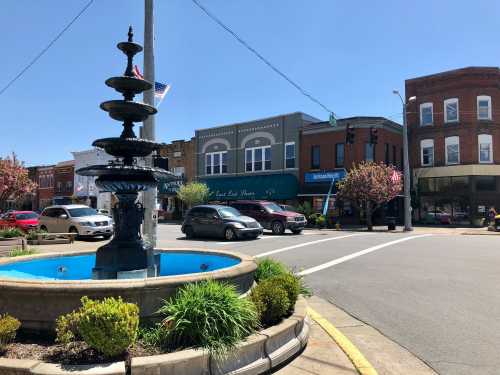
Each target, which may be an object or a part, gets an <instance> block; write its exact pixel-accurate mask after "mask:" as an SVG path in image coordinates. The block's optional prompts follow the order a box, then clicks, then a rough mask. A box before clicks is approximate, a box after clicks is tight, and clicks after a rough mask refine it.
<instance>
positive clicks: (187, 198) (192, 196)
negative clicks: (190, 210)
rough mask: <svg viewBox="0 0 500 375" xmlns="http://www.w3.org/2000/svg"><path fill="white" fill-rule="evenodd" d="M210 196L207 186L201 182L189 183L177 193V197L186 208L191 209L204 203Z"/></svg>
mask: <svg viewBox="0 0 500 375" xmlns="http://www.w3.org/2000/svg"><path fill="white" fill-rule="evenodd" d="M209 195H210V190H209V189H208V186H207V185H206V184H204V183H201V182H190V183H189V184H186V185H183V186H181V188H180V189H179V191H178V192H177V196H178V197H179V199H180V200H181V201H183V202H184V203H185V204H186V205H187V206H188V207H193V206H195V205H197V204H201V203H206V202H207V201H208V197H209Z"/></svg>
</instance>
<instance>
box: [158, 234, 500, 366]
mask: <svg viewBox="0 0 500 375" xmlns="http://www.w3.org/2000/svg"><path fill="white" fill-rule="evenodd" d="M158 240H159V247H177V248H179V247H182V248H207V249H225V250H234V251H239V252H243V253H246V254H249V255H254V256H259V255H263V254H266V253H269V255H268V256H270V257H273V258H275V259H278V260H280V261H283V262H284V263H286V264H288V265H289V266H290V267H293V268H294V269H296V270H297V271H298V272H302V273H304V274H305V278H306V281H307V283H308V284H309V285H310V286H311V287H312V288H313V290H314V292H315V294H317V295H318V296H320V297H322V298H324V299H327V300H330V301H332V302H334V303H335V304H336V305H337V306H339V307H341V308H343V309H344V310H346V311H347V312H349V313H350V314H352V315H354V316H355V317H357V318H358V319H360V320H362V321H364V322H366V323H368V324H370V325H371V326H373V327H375V328H376V329H378V330H379V331H381V332H382V333H383V334H385V335H386V336H388V337H389V338H391V339H392V340H394V341H396V342H398V343H399V344H400V345H402V346H404V347H406V348H407V349H408V350H410V351H411V352H412V353H414V354H415V355H416V356H418V357H419V358H420V359H422V360H423V361H425V362H426V363H427V364H429V365H430V366H431V367H432V368H433V369H434V370H436V372H438V373H439V374H446V375H474V374H481V375H490V374H491V375H493V374H495V375H497V374H499V373H500V355H499V351H498V346H499V344H500V293H499V292H498V290H499V286H500V272H499V270H500V246H499V245H500V238H499V237H497V236H464V235H455V236H449V235H430V236H417V235H415V234H390V233H373V234H363V233H358V234H356V233H351V232H331V231H328V232H327V231H322V232H317V231H314V232H308V231H306V232H305V233H304V234H303V235H300V236H294V235H291V234H290V235H283V236H273V235H270V234H269V235H267V234H266V235H264V236H263V237H261V239H258V240H255V241H242V242H229V243H228V242H224V241H219V240H193V241H187V240H185V239H184V237H183V235H182V234H181V232H180V227H179V226H177V225H160V226H159V231H158Z"/></svg>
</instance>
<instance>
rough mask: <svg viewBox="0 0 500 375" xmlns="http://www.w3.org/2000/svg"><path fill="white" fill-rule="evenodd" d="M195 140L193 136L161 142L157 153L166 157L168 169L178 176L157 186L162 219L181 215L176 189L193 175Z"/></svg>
mask: <svg viewBox="0 0 500 375" xmlns="http://www.w3.org/2000/svg"><path fill="white" fill-rule="evenodd" d="M194 147H195V142H194V138H193V139H191V140H189V141H185V140H176V141H172V143H168V144H163V145H162V147H161V148H160V150H159V155H160V156H161V157H163V158H166V159H167V164H168V170H169V171H170V172H172V173H173V174H174V175H176V176H177V177H178V180H176V181H172V182H169V183H164V184H161V185H160V186H159V187H158V198H159V201H160V212H159V217H163V218H164V219H178V218H180V217H182V212H183V206H182V202H181V201H180V200H179V199H177V190H178V189H179V187H180V186H182V185H183V184H185V183H188V182H191V181H192V180H193V179H194V177H195V161H196V158H195V150H194Z"/></svg>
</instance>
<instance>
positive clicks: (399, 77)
mask: <svg viewBox="0 0 500 375" xmlns="http://www.w3.org/2000/svg"><path fill="white" fill-rule="evenodd" d="M200 1H201V2H202V3H203V4H204V5H205V6H207V7H208V8H209V9H211V10H212V11H213V12H214V13H215V14H216V15H218V16H219V17H220V18H221V19H222V20H223V21H224V22H225V23H226V24H227V25H229V26H230V27H232V28H233V29H234V30H235V31H236V32H238V33H239V34H240V36H242V37H243V38H244V39H246V40H247V41H248V42H249V43H250V44H251V45H253V46H254V47H255V48H256V49H257V50H259V51H260V52H261V53H262V54H263V55H264V56H266V57H267V58H268V59H269V60H270V61H272V62H273V63H274V64H275V65H277V66H278V67H280V68H281V69H282V70H283V71H284V72H286V73H287V74H288V75H289V76H291V77H293V78H294V79H295V80H296V81H297V82H299V83H300V84H301V85H302V86H303V87H304V88H305V89H306V90H308V91H309V92H310V93H312V94H313V95H314V96H316V97H317V98H318V99H319V100H320V101H322V102H323V103H325V104H326V105H327V106H329V107H330V108H332V109H333V110H334V111H335V112H336V113H338V114H339V115H340V116H341V117H346V116H352V115H363V116H368V115H381V116H386V117H389V118H392V119H395V120H397V121H400V120H401V115H400V112H401V108H400V102H399V99H397V98H396V97H395V96H394V95H393V94H392V89H394V88H398V89H400V90H401V92H403V90H404V80H405V79H406V78H411V77H416V76H420V75H426V74H431V73H436V72H440V71H444V70H449V69H454V68H460V67H465V66H471V65H479V66H498V65H499V61H500V41H499V38H498V36H499V30H500V29H499V23H498V20H499V19H500V2H498V0H477V1H467V0H439V1H437V0H419V1H401V0H374V1H368V0H357V1H356V0H351V1H345V0H314V1H307V0H260V1H255V0H253V1H251V0H232V1H228V0H200ZM85 3H87V0H39V1H33V0H16V1H7V0H4V1H2V6H1V12H0V35H1V39H2V60H1V62H2V75H1V76H0V87H3V86H4V85H5V84H6V83H7V82H8V81H9V80H10V79H11V78H12V77H13V76H14V75H16V74H17V72H18V71H19V70H20V69H21V67H23V66H24V65H25V64H26V63H27V62H28V61H29V60H30V59H32V58H33V57H34V56H35V55H36V54H37V53H38V52H39V51H40V50H41V48H43V47H44V46H45V45H46V44H47V43H48V41H49V40H50V39H51V38H53V37H54V36H55V35H56V34H57V33H58V32H59V31H60V30H61V29H62V27H63V26H64V25H65V24H66V23H67V22H68V21H69V20H71V19H72V18H73V17H74V15H76V13H77V12H78V11H79V10H80V9H81V8H82V7H83V6H84V4H85ZM155 12H156V15H155V17H156V20H155V21H156V30H155V32H156V77H157V80H159V81H162V82H168V83H170V84H172V90H171V91H170V93H168V94H167V97H166V98H165V100H164V101H163V103H162V104H161V106H160V108H159V114H158V115H157V117H156V124H157V125H156V126H157V138H158V140H160V141H162V142H169V141H171V140H174V139H182V138H190V137H191V136H193V135H194V129H198V128H205V127H212V126H218V125H224V124H230V123H234V122H239V121H246V120H252V119H257V118H262V117H266V116H272V115H276V114H281V113H289V112H294V111H303V112H306V113H309V114H311V115H313V116H316V117H318V118H320V119H327V118H328V114H327V113H326V112H324V111H323V110H322V109H321V108H320V107H319V106H317V105H316V104H314V103H312V102H310V101H309V100H308V99H307V98H305V97H304V96H302V95H300V94H299V93H298V92H297V91H296V90H295V89H294V88H293V87H291V86H290V85H289V84H288V83H286V82H285V81H284V80H283V79H282V78H281V77H279V76H277V75H276V74H275V73H274V72H272V71H271V70H270V69H269V68H268V67H267V66H265V65H264V64H263V63H262V62H260V61H259V60H257V59H256V58H255V57H254V56H253V55H252V54H251V53H250V52H249V51H247V50H246V49H244V48H243V47H242V46H241V45H240V44H238V43H237V42H236V41H235V40H234V39H233V38H232V37H231V36H230V35H229V34H228V33H227V32H225V31H224V30H222V29H221V28H220V27H219V26H218V25H216V24H215V23H213V21H212V20H210V19H209V18H208V17H207V16H206V15H205V14H203V13H202V12H201V11H200V10H199V9H198V8H197V7H195V6H194V4H193V3H192V2H191V1H190V0H156V4H155ZM129 24H132V25H133V26H134V27H135V31H136V40H137V41H139V42H141V43H142V38H143V1H142V0H96V1H95V2H94V4H93V5H92V6H91V7H90V8H89V9H88V10H87V12H86V13H85V14H84V15H83V16H82V17H81V18H80V19H79V20H78V21H77V22H76V23H75V24H74V25H73V27H72V28H71V29H70V30H69V31H68V32H66V33H65V34H64V35H63V37H62V38H61V39H60V40H59V41H58V42H57V43H56V44H55V45H54V46H53V47H52V48H51V49H50V50H49V51H48V53H47V54H46V55H45V56H43V57H42V58H41V59H40V60H39V61H38V63H36V64H35V65H34V66H33V67H32V68H31V69H30V70H29V71H28V72H27V73H26V74H25V75H24V76H23V77H22V78H21V79H20V80H19V81H17V82H16V83H15V84H14V85H13V86H12V87H11V88H10V89H9V90H8V91H7V92H6V93H4V94H3V95H2V96H0V111H1V120H0V129H1V132H0V154H1V155H6V154H8V153H10V152H12V151H15V152H16V153H17V154H18V156H19V157H20V158H21V159H22V160H24V161H25V162H26V164H27V165H38V164H49V163H56V162H58V161H62V160H67V159H71V157H72V156H71V154H70V152H71V151H78V150H84V149H88V148H89V147H90V145H91V143H92V141H93V140H94V139H96V138H100V137H106V136H114V135H118V134H119V132H120V131H121V127H120V125H119V123H118V122H116V121H113V120H111V119H110V118H109V117H107V115H106V113H105V112H103V111H101V110H100V109H99V103H100V102H102V101H104V100H108V99H112V98H117V97H118V95H117V94H116V93H115V92H114V91H113V90H112V89H110V88H108V87H106V86H105V85H104V80H105V79H106V78H108V77H110V76H113V75H119V74H122V72H123V71H124V67H125V60H124V58H123V55H121V53H120V52H119V51H118V50H117V49H116V48H115V45H116V43H117V42H119V41H122V40H124V39H125V38H126V32H127V27H128V25H129ZM141 59H142V56H141V58H139V59H137V63H138V64H141V66H142V60H141Z"/></svg>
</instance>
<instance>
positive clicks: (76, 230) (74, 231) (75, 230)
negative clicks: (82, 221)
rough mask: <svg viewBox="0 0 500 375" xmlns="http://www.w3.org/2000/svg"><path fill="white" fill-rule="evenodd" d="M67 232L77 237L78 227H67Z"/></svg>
mask: <svg viewBox="0 0 500 375" xmlns="http://www.w3.org/2000/svg"><path fill="white" fill-rule="evenodd" d="M69 233H73V234H76V237H78V235H79V233H78V229H76V228H75V227H71V228H69Z"/></svg>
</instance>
